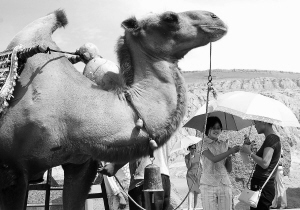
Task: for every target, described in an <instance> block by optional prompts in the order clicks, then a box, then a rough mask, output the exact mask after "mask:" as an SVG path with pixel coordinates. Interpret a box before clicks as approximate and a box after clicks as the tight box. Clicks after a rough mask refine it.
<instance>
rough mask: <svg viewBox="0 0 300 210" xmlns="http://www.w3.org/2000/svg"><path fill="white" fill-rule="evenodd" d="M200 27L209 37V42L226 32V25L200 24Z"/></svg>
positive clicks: (219, 37)
mask: <svg viewBox="0 0 300 210" xmlns="http://www.w3.org/2000/svg"><path fill="white" fill-rule="evenodd" d="M201 28H202V30H203V31H204V32H206V33H207V34H208V36H209V38H210V42H215V41H218V40H219V39H221V38H222V37H223V36H224V35H225V34H226V33H227V27H225V26H216V25H201Z"/></svg>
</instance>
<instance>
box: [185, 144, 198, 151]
mask: <svg viewBox="0 0 300 210" xmlns="http://www.w3.org/2000/svg"><path fill="white" fill-rule="evenodd" d="M196 149H197V148H196V144H192V145H190V146H188V148H187V150H188V151H190V152H195V151H196Z"/></svg>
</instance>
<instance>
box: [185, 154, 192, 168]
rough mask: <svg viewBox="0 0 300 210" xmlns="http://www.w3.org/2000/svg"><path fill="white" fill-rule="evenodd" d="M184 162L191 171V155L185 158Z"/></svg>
mask: <svg viewBox="0 0 300 210" xmlns="http://www.w3.org/2000/svg"><path fill="white" fill-rule="evenodd" d="M184 161H185V165H186V167H187V169H189V168H190V167H191V165H192V161H191V153H190V154H188V155H186V156H185V158H184Z"/></svg>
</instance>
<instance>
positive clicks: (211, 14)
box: [210, 13, 218, 18]
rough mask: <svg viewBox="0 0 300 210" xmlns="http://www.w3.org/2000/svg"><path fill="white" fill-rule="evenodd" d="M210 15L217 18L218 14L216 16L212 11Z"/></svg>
mask: <svg viewBox="0 0 300 210" xmlns="http://www.w3.org/2000/svg"><path fill="white" fill-rule="evenodd" d="M210 16H211V17H212V18H218V16H216V15H215V14H213V13H211V14H210Z"/></svg>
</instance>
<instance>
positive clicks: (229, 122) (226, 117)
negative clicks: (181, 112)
mask: <svg viewBox="0 0 300 210" xmlns="http://www.w3.org/2000/svg"><path fill="white" fill-rule="evenodd" d="M216 108H218V100H212V101H210V102H209V104H208V117H210V116H216V117H218V118H219V119H220V120H221V123H222V127H223V130H233V131H238V130H241V129H243V128H246V127H248V126H251V125H253V121H252V120H244V119H242V118H240V117H238V116H236V115H233V114H230V113H226V112H223V111H215V110H216ZM205 115H206V104H204V105H203V106H202V107H200V109H198V111H197V112H196V114H195V115H194V117H192V119H190V120H189V121H188V122H187V123H186V124H185V125H184V126H183V127H187V128H194V129H197V130H199V131H201V132H203V130H204V123H205Z"/></svg>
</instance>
